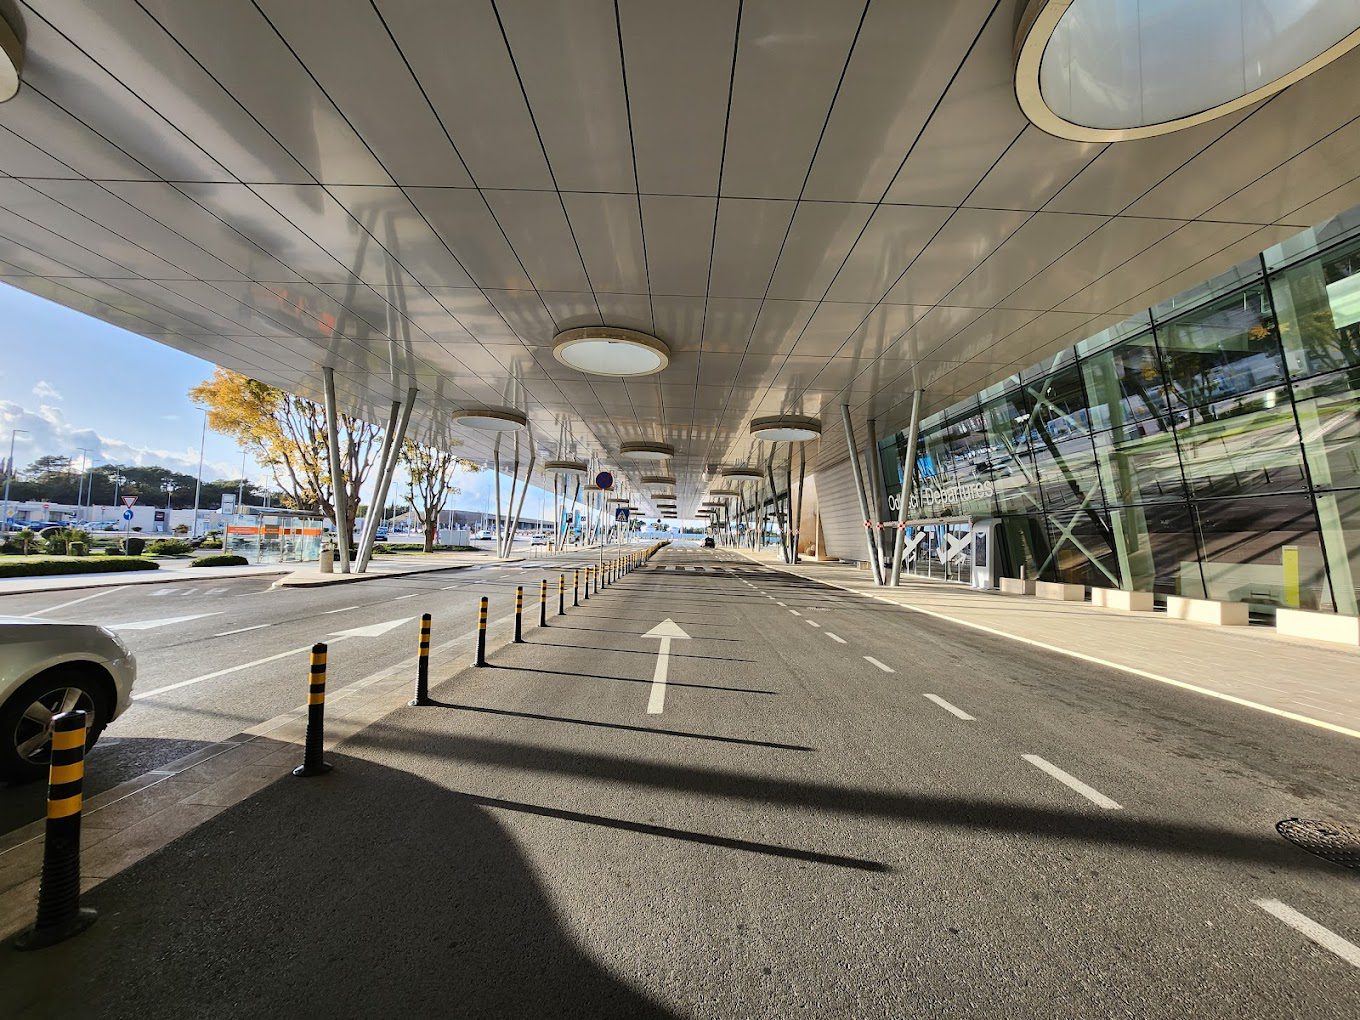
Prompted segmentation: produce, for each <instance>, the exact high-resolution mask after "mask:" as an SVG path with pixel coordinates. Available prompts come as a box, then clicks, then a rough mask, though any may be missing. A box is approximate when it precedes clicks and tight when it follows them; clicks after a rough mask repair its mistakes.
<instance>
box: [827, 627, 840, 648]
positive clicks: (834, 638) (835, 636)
mask: <svg viewBox="0 0 1360 1020" xmlns="http://www.w3.org/2000/svg"><path fill="white" fill-rule="evenodd" d="M826 636H827V637H829V638H830V639H831V640H832V641H834V642H836V644H838V645H843V644H845V638H843V637H841V636H840V635H839V634H833V633H831V631H829V630H828V631H826Z"/></svg>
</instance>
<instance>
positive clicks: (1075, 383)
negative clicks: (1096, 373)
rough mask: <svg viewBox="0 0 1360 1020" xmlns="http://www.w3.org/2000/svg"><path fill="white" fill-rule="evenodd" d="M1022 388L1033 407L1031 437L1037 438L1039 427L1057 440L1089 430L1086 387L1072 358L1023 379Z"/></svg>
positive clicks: (1035, 439) (1083, 433)
mask: <svg viewBox="0 0 1360 1020" xmlns="http://www.w3.org/2000/svg"><path fill="white" fill-rule="evenodd" d="M1069 353H1070V352H1069ZM1025 390H1026V394H1027V396H1028V397H1029V402H1030V406H1031V407H1032V408H1033V411H1032V417H1031V419H1030V426H1031V430H1032V436H1031V438H1032V439H1033V441H1035V442H1037V441H1038V440H1039V438H1040V437H1039V430H1040V429H1042V430H1043V431H1044V432H1045V433H1047V434H1048V436H1049V438H1051V439H1053V440H1055V441H1059V442H1060V441H1062V440H1064V439H1066V438H1068V437H1069V436H1074V435H1085V434H1086V433H1087V432H1088V431H1089V425H1088V424H1087V422H1088V416H1087V411H1086V387H1085V386H1084V385H1083V384H1082V380H1081V366H1080V365H1079V364H1077V362H1076V361H1074V360H1072V359H1071V358H1069V359H1067V362H1066V364H1064V365H1063V366H1062V367H1061V368H1058V369H1056V370H1055V371H1052V372H1050V373H1049V374H1048V375H1046V376H1044V378H1042V379H1038V380H1034V381H1033V382H1029V383H1026V384H1025Z"/></svg>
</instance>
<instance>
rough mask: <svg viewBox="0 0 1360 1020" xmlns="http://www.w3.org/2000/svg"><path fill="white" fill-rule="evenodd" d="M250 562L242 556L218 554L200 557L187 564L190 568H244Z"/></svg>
mask: <svg viewBox="0 0 1360 1020" xmlns="http://www.w3.org/2000/svg"><path fill="white" fill-rule="evenodd" d="M249 565H250V561H249V560H248V559H246V558H245V557H244V556H233V555H231V554H230V553H227V554H222V553H219V554H217V555H216V556H200V557H199V558H198V559H196V560H194V561H193V562H192V563H190V564H189V566H191V567H245V566H249Z"/></svg>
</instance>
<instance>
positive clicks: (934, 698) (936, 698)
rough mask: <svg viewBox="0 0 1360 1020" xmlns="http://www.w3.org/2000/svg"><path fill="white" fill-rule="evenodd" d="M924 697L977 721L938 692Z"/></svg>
mask: <svg viewBox="0 0 1360 1020" xmlns="http://www.w3.org/2000/svg"><path fill="white" fill-rule="evenodd" d="M924 697H926V698H927V699H928V700H930V701H933V702H935V704H937V705H939V706H940V707H941V708H942V709H944V710H945V711H946V712H948V713H950V714H951V715H956V716H958V717H959V718H960V719H966V720H968V721H969V722H975V721H976V720H974V719H973V717H972V716H971V715H969V714H968V713H967V712H965V711H964V710H963V709H961V708H958V707H956V706H954V705H951V704H950V703H949V702H947V701H945V700H944V698H942V697H940V696H939V695H938V694H927V695H924ZM1069 778H1070V777H1069ZM1110 803H1112V804H1113V803H1114V801H1111V802H1110ZM1118 806H1119V805H1117V804H1115V807H1118Z"/></svg>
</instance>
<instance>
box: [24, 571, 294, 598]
mask: <svg viewBox="0 0 1360 1020" xmlns="http://www.w3.org/2000/svg"><path fill="white" fill-rule="evenodd" d="M172 569H178V568H172ZM186 569H188V568H187V567H186ZM198 569H199V572H200V573H201V574H202V575H203V578H204V579H205V580H207V579H209V578H214V577H216V578H221V579H224V580H228V581H231V580H235V579H236V578H238V577H269V576H270V575H271V574H287V573H291V571H290V570H288V569H287V568H283V567H269V568H265V567H261V568H260V569H259V570H252V571H250V572H249V573H242V574H221V573H218V572H217V571H216V570H215V569H214V568H212V567H200V568H198ZM44 577H64V578H67V579H69V580H72V581H74V580H77V579H79V578H82V577H98V578H99V580H97V581H94V582H92V583H89V584H71V585H66V586H61V587H47V588H0V598H3V597H4V596H6V595H45V594H49V593H51V592H63V591H82V590H84V589H86V588H90V589H95V588H122V587H123V586H125V585H129V584H191V583H193V582H192V581H191V580H190V579H189V578H186V577H182V576H179V575H172V576H170V577H167V576H166V575H165V574H164V573H162V572H161V571H160V570H128V571H123V572H120V573H116V574H108V575H100V574H36V575H34V576H33V577H32V578H25V580H40V579H42V578H44Z"/></svg>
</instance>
